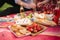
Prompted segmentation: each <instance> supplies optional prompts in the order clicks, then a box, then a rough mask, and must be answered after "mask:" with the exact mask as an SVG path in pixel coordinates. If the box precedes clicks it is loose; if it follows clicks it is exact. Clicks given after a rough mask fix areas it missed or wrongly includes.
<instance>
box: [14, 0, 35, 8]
mask: <svg viewBox="0 0 60 40" xmlns="http://www.w3.org/2000/svg"><path fill="white" fill-rule="evenodd" d="M15 3H16V4H18V5H21V6H23V7H29V8H36V5H35V3H32V2H31V3H30V4H29V3H25V2H23V1H21V0H15Z"/></svg>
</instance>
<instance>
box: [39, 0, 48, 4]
mask: <svg viewBox="0 0 60 40" xmlns="http://www.w3.org/2000/svg"><path fill="white" fill-rule="evenodd" d="M47 2H49V0H44V1H42V2H40V3H41V4H45V3H47Z"/></svg>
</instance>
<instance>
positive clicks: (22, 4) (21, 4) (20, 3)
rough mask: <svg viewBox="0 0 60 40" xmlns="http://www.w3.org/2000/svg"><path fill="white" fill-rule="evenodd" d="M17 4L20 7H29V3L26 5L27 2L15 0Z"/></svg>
mask: <svg viewBox="0 0 60 40" xmlns="http://www.w3.org/2000/svg"><path fill="white" fill-rule="evenodd" d="M15 3H16V4H18V5H20V6H27V5H28V4H27V3H25V2H23V1H21V0H15Z"/></svg>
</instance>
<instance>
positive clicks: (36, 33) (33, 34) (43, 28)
mask: <svg viewBox="0 0 60 40" xmlns="http://www.w3.org/2000/svg"><path fill="white" fill-rule="evenodd" d="M40 26H41V27H42V29H41V30H40V31H38V32H35V33H31V32H30V33H27V34H22V35H19V36H18V35H17V34H16V33H15V32H14V31H13V30H12V29H11V26H8V28H9V29H10V31H11V32H12V33H13V34H14V35H15V36H16V37H24V36H28V35H31V36H35V35H38V34H40V33H42V32H43V31H45V30H46V29H47V27H45V26H42V25H40ZM22 32H23V31H22Z"/></svg>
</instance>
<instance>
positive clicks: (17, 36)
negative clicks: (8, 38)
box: [8, 26, 28, 37]
mask: <svg viewBox="0 0 60 40" xmlns="http://www.w3.org/2000/svg"><path fill="white" fill-rule="evenodd" d="M8 28H9V30H10V31H11V32H12V33H13V34H14V35H15V36H16V37H24V36H28V35H20V36H18V35H16V33H15V32H13V31H12V29H11V26H8Z"/></svg>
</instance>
